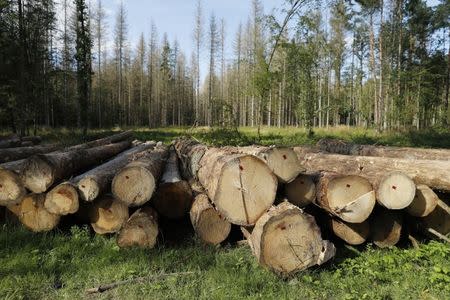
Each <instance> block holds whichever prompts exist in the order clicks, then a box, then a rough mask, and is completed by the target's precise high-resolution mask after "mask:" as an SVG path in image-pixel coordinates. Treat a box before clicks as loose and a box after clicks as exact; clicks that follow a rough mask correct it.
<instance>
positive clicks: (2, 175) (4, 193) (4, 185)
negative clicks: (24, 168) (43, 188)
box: [0, 169, 26, 206]
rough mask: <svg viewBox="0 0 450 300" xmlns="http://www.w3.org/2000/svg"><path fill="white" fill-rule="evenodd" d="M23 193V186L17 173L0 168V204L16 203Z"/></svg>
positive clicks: (24, 192)
mask: <svg viewBox="0 0 450 300" xmlns="http://www.w3.org/2000/svg"><path fill="white" fill-rule="evenodd" d="M25 194H26V191H25V188H24V186H23V184H22V181H21V180H20V177H19V176H18V175H17V174H16V173H14V172H13V171H9V170H3V169H0V205H4V206H8V205H14V204H17V203H19V202H20V201H21V199H22V197H23V196H25Z"/></svg>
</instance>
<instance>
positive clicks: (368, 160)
mask: <svg viewBox="0 0 450 300" xmlns="http://www.w3.org/2000/svg"><path fill="white" fill-rule="evenodd" d="M295 151H296V152H297V155H298V156H299V159H300V161H301V163H302V164H303V166H305V167H306V169H307V171H308V172H317V171H329V172H336V173H340V174H345V175H358V176H363V177H365V178H367V179H368V180H369V181H370V182H371V183H372V185H373V187H374V189H375V191H376V196H377V201H378V203H380V204H381V205H383V206H385V207H386V208H389V209H403V208H405V207H407V206H408V205H409V204H411V202H412V201H413V199H414V195H415V191H416V187H415V185H414V183H416V184H427V183H428V184H430V185H429V186H430V187H433V188H438V189H439V188H441V189H446V188H448V189H450V163H449V164H448V169H446V167H447V163H446V162H443V161H431V160H427V161H425V160H422V161H421V160H417V161H414V162H411V161H409V160H402V159H392V158H383V157H366V156H347V155H338V154H324V153H312V152H309V151H310V149H309V148H303V147H296V148H295ZM446 176H447V177H446ZM411 179H412V180H411Z"/></svg>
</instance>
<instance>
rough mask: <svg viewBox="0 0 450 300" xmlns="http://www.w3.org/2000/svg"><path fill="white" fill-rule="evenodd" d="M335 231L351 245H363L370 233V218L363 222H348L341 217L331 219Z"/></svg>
mask: <svg viewBox="0 0 450 300" xmlns="http://www.w3.org/2000/svg"><path fill="white" fill-rule="evenodd" d="M330 223H331V224H330V226H331V229H332V230H333V233H334V234H335V235H336V236H337V237H339V238H340V239H342V240H343V241H345V242H346V243H347V244H349V245H361V244H362V243H364V242H365V241H366V240H367V239H368V238H369V235H370V223H369V221H368V220H366V221H364V222H362V223H347V222H344V221H342V220H339V219H334V218H333V219H331V220H330Z"/></svg>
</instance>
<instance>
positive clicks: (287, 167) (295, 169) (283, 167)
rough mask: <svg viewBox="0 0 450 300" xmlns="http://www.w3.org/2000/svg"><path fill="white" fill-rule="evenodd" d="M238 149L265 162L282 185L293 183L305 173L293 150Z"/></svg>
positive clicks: (284, 148)
mask: <svg viewBox="0 0 450 300" xmlns="http://www.w3.org/2000/svg"><path fill="white" fill-rule="evenodd" d="M238 149H239V151H240V152H242V153H246V154H250V155H254V156H257V157H258V158H260V159H261V160H262V161H264V162H265V163H266V164H267V166H268V167H269V169H270V170H271V171H272V172H273V173H274V174H275V176H277V178H278V181H279V182H281V183H288V182H291V181H292V180H294V179H295V178H296V177H297V176H298V175H299V174H300V172H302V171H304V169H303V168H302V167H301V166H300V163H299V161H298V158H297V155H296V154H295V152H294V150H292V148H287V147H264V146H248V147H239V148H238Z"/></svg>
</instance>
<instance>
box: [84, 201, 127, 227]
mask: <svg viewBox="0 0 450 300" xmlns="http://www.w3.org/2000/svg"><path fill="white" fill-rule="evenodd" d="M89 218H90V221H91V226H92V228H93V229H94V231H95V232H96V233H98V234H106V233H114V232H118V231H119V230H120V228H122V226H123V224H124V223H125V222H126V221H127V219H128V207H127V206H126V205H125V204H123V203H122V202H120V201H118V200H117V199H115V198H113V197H111V196H105V197H103V198H101V199H99V200H98V201H97V202H96V203H94V205H93V206H92V207H91V210H90V214H89Z"/></svg>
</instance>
